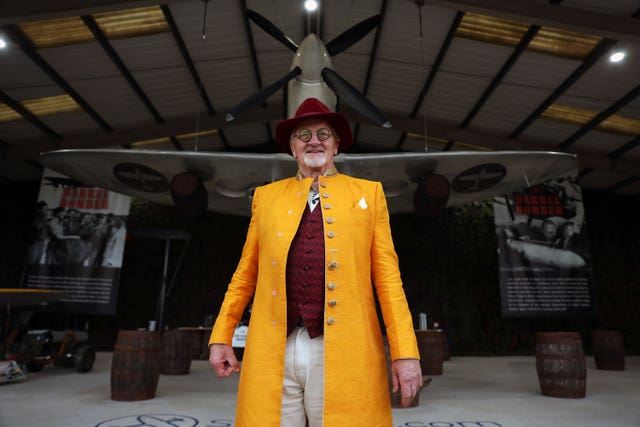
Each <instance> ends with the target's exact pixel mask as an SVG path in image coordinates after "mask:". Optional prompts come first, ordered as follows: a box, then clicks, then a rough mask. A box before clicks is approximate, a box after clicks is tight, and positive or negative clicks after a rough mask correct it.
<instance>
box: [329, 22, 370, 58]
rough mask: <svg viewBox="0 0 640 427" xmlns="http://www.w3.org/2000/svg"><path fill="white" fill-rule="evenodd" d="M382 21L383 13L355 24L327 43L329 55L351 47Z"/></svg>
mask: <svg viewBox="0 0 640 427" xmlns="http://www.w3.org/2000/svg"><path fill="white" fill-rule="evenodd" d="M380 21H382V16H381V15H375V16H372V17H371V18H368V19H365V20H364V21H362V22H360V23H359V24H356V25H354V26H353V27H351V28H349V29H348V30H347V31H345V32H344V33H342V34H340V35H339V36H338V37H336V38H335V39H333V40H331V41H330V42H329V43H327V52H329V56H334V55H337V54H339V53H342V52H344V51H345V50H347V49H349V48H350V47H351V46H353V45H354V44H356V43H357V42H359V41H360V39H362V38H363V37H364V36H366V35H367V34H369V32H370V31H371V30H373V29H374V28H375V27H377V26H378V24H379V23H380Z"/></svg>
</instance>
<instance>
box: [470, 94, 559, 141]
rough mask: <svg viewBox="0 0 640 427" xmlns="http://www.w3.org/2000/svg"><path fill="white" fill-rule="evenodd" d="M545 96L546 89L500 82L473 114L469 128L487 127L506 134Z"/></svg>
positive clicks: (494, 131)
mask: <svg viewBox="0 0 640 427" xmlns="http://www.w3.org/2000/svg"><path fill="white" fill-rule="evenodd" d="M547 96H549V93H548V92H547V91H546V90H540V89H537V88H533V87H529V86H522V85H514V84H505V83H502V84H500V85H498V87H497V88H496V90H495V91H494V92H493V94H492V95H491V97H489V99H488V100H487V102H486V103H485V105H484V106H483V107H482V109H481V110H480V112H479V113H478V114H477V115H476V116H475V118H474V119H473V121H472V122H471V125H470V128H471V129H474V128H489V129H493V131H492V133H493V134H495V135H501V136H508V135H509V134H511V132H513V131H514V130H515V129H516V128H517V127H518V126H519V125H520V124H521V123H522V122H523V121H524V120H526V118H527V117H529V115H530V114H531V113H532V112H533V111H534V110H535V109H536V107H537V106H538V105H540V104H541V103H542V102H543V101H544V100H545V99H546V98H547Z"/></svg>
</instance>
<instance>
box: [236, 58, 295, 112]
mask: <svg viewBox="0 0 640 427" xmlns="http://www.w3.org/2000/svg"><path fill="white" fill-rule="evenodd" d="M300 73H302V70H300V67H295V68H293V69H292V70H291V71H289V72H288V73H287V74H285V75H284V76H283V77H282V78H281V79H280V80H277V81H275V82H273V83H271V84H270V85H269V86H267V87H264V88H262V89H261V90H259V91H258V92H256V93H254V94H253V95H251V96H250V97H248V98H245V100H244V101H242V102H241V103H240V104H238V105H237V106H236V107H235V108H234V109H233V110H231V111H230V112H229V113H227V115H226V119H227V121H228V122H230V121H231V120H233V119H235V118H236V116H237V115H238V114H240V113H242V112H243V111H244V110H246V109H247V108H249V107H252V106H253V105H256V104H259V103H261V102H263V101H264V100H265V99H267V98H268V97H270V96H271V95H273V93H274V92H275V91H277V90H278V89H280V88H281V87H282V86H284V85H286V84H287V82H289V80H291V79H292V78H294V77H295V76H297V75H299V74H300Z"/></svg>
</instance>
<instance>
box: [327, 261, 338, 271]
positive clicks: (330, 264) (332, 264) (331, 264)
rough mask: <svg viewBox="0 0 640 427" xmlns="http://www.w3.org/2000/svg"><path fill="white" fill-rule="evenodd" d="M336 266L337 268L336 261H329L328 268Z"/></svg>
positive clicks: (331, 268) (332, 268) (333, 268)
mask: <svg viewBox="0 0 640 427" xmlns="http://www.w3.org/2000/svg"><path fill="white" fill-rule="evenodd" d="M336 268H338V263H337V262H336V261H331V262H330V263H329V270H331V271H333V270H335V269H336Z"/></svg>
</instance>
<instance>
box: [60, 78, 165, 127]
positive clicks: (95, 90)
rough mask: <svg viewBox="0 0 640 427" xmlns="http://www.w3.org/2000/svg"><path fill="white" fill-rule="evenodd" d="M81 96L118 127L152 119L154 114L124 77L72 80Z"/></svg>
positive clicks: (112, 124) (113, 125)
mask: <svg viewBox="0 0 640 427" xmlns="http://www.w3.org/2000/svg"><path fill="white" fill-rule="evenodd" d="M70 83H71V85H72V86H73V87H74V88H75V89H76V91H78V93H79V94H80V96H82V97H83V98H84V99H86V100H87V101H88V102H89V104H90V105H91V106H92V107H93V109H94V110H96V111H97V113H98V114H100V116H101V117H102V118H103V119H104V120H106V122H107V123H109V125H111V127H113V128H114V129H116V130H119V129H124V128H127V127H130V126H131V125H132V124H137V125H140V123H145V122H151V121H152V120H153V118H152V116H151V113H149V111H148V110H147V109H146V108H145V106H144V104H143V103H142V101H141V100H140V98H138V96H137V95H136V94H135V93H134V91H133V89H131V87H130V86H129V84H128V83H127V81H126V80H125V79H124V77H120V75H117V76H114V77H108V78H97V79H89V80H76V81H71V82H70Z"/></svg>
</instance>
